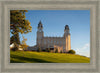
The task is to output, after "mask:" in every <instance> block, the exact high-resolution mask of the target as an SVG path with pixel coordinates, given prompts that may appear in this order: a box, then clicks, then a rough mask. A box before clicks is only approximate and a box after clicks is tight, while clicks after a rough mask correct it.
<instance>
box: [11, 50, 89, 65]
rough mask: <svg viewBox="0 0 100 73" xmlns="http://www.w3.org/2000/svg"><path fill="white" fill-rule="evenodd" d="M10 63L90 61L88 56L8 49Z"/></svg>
mask: <svg viewBox="0 0 100 73" xmlns="http://www.w3.org/2000/svg"><path fill="white" fill-rule="evenodd" d="M10 62H11V63H90V58H88V57H84V56H80V55H73V54H66V53H50V52H32V51H10Z"/></svg>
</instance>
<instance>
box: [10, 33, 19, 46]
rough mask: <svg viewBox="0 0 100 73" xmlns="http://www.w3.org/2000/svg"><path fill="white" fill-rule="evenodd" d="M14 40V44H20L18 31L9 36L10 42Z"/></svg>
mask: <svg viewBox="0 0 100 73" xmlns="http://www.w3.org/2000/svg"><path fill="white" fill-rule="evenodd" d="M14 42H16V44H20V38H19V33H16V34H14V35H13V36H11V37H10V44H12V43H14Z"/></svg>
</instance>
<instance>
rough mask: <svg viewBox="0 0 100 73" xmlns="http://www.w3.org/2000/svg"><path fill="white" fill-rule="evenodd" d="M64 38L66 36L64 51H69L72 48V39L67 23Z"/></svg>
mask: <svg viewBox="0 0 100 73" xmlns="http://www.w3.org/2000/svg"><path fill="white" fill-rule="evenodd" d="M64 38H65V48H64V52H68V51H69V50H71V40H70V32H69V26H68V25H66V26H65V29H64Z"/></svg>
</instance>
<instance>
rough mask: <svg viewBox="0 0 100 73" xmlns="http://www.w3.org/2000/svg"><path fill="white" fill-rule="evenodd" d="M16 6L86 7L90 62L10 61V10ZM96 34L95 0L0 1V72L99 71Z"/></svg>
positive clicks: (99, 6)
mask: <svg viewBox="0 0 100 73" xmlns="http://www.w3.org/2000/svg"><path fill="white" fill-rule="evenodd" d="M17 9H18V10H90V63H10V49H9V44H10V10H17ZM84 30H85V29H84ZM99 37H100V1H99V0H0V73H22V72H23V73H37V72H38V73H81V72H82V73H100V47H99V46H100V38H99Z"/></svg>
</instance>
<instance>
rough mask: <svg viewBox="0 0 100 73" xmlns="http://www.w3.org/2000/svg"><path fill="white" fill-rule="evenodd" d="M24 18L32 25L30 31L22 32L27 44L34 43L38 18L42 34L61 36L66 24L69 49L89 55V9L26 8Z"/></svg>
mask: <svg viewBox="0 0 100 73" xmlns="http://www.w3.org/2000/svg"><path fill="white" fill-rule="evenodd" d="M26 19H27V20H29V21H30V23H31V26H32V32H29V33H28V34H24V36H25V38H27V41H26V43H27V44H28V45H29V46H34V45H36V32H37V26H38V23H39V21H40V20H41V22H42V24H43V31H44V36H55V37H56V36H58V37H59V36H61V37H62V36H63V34H64V27H65V25H66V24H67V25H69V28H70V34H71V49H73V50H75V51H76V54H80V55H84V56H88V57H89V56H90V10H28V12H27V13H26ZM20 40H22V35H20Z"/></svg>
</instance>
